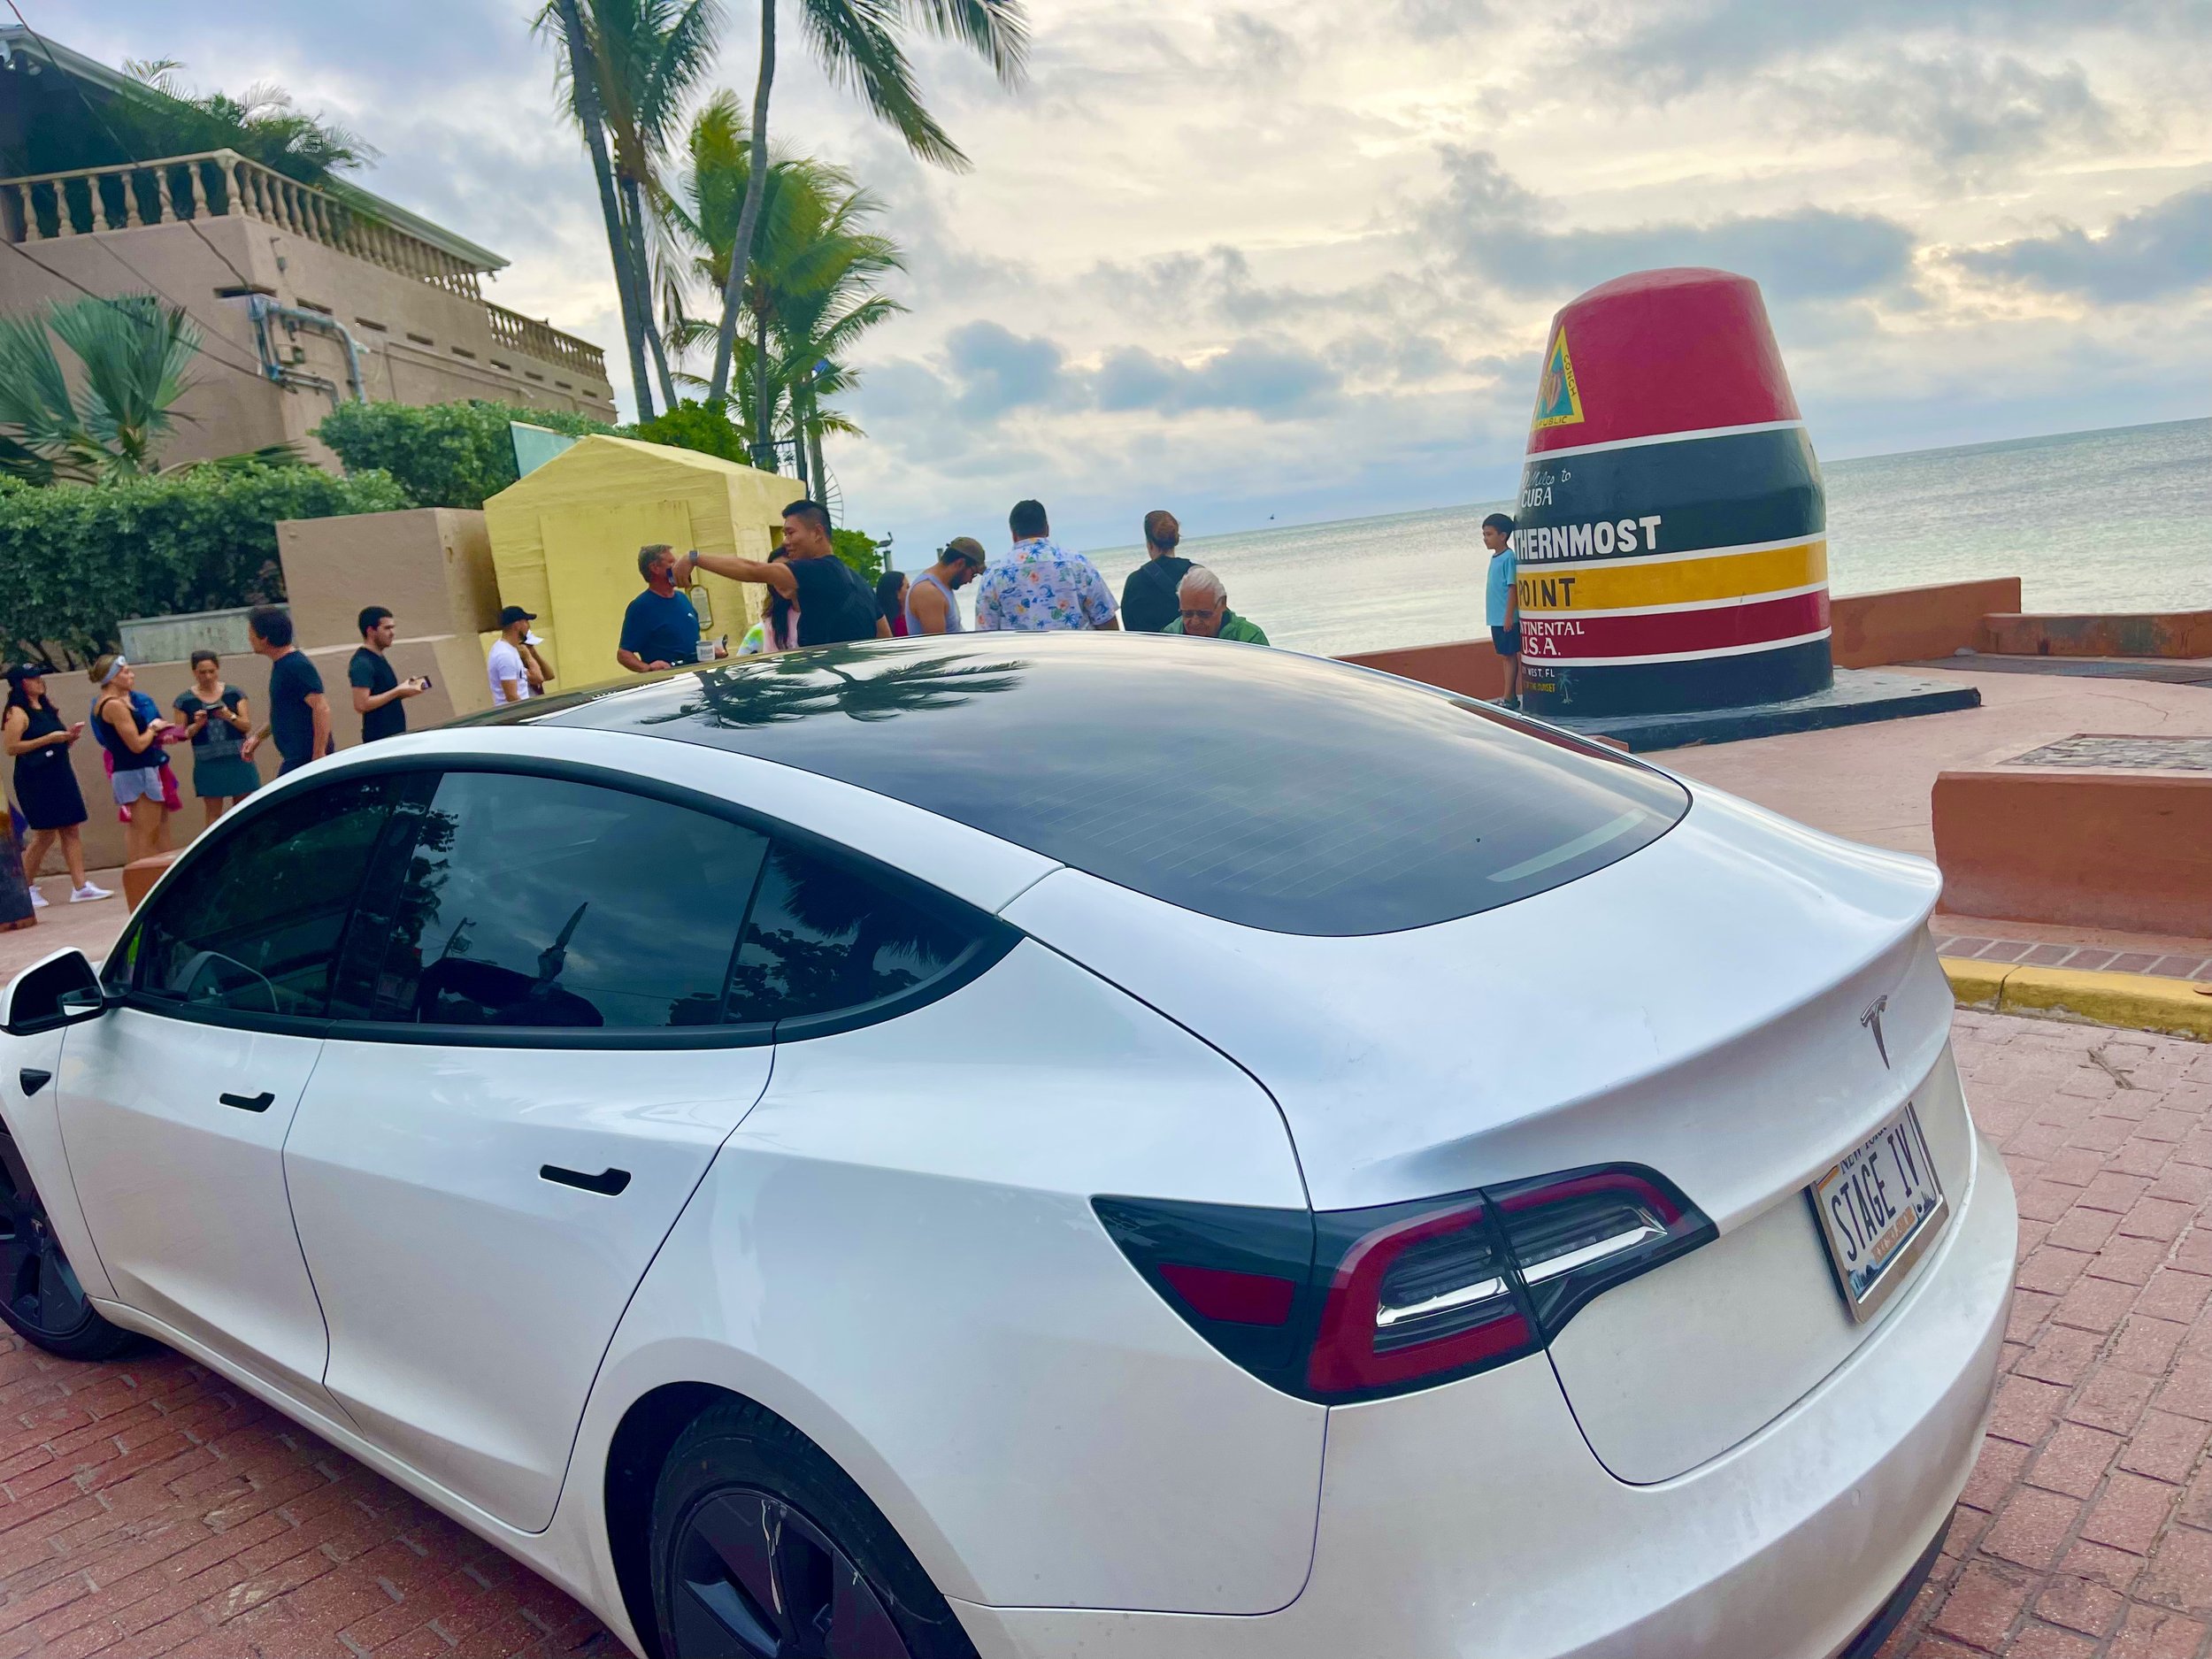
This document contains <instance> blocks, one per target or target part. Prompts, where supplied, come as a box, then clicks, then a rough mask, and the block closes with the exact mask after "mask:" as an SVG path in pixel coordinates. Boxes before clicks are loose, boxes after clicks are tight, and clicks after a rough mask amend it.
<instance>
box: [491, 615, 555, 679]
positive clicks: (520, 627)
mask: <svg viewBox="0 0 2212 1659" xmlns="http://www.w3.org/2000/svg"><path fill="white" fill-rule="evenodd" d="M536 620H537V618H536V617H534V616H533V615H532V614H531V613H530V612H529V611H525V610H524V609H523V608H522V607H521V606H520V605H509V606H508V607H507V608H506V609H505V610H504V611H501V612H500V613H499V637H498V638H497V639H496V640H495V641H492V649H491V650H490V652H489V654H488V656H487V657H486V660H485V671H486V672H487V674H488V676H489V677H490V680H491V682H492V702H493V703H495V704H504V703H526V702H527V701H528V700H529V698H530V696H531V695H532V693H533V691H534V688H535V687H541V686H542V685H543V684H544V670H543V669H541V668H538V667H537V653H536V652H535V651H534V650H532V649H530V646H529V634H530V625H531V624H532V623H533V622H535V621H536ZM533 669H536V671H537V672H532V670H533ZM533 682H535V687H534V684H533Z"/></svg>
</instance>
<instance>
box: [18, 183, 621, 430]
mask: <svg viewBox="0 0 2212 1659" xmlns="http://www.w3.org/2000/svg"><path fill="white" fill-rule="evenodd" d="M203 237H204V240H203ZM21 251H22V252H24V253H25V254H26V255H27V257H21V258H14V257H11V258H9V259H7V260H5V261H4V262H0V312H9V313H14V312H21V311H30V310H32V309H34V308H35V307H36V306H38V305H39V304H41V303H43V302H45V301H48V300H58V301H67V300H71V299H74V298H77V297H79V294H78V290H77V289H76V288H73V287H72V286H71V284H70V281H69V280H64V279H65V278H67V279H73V280H74V281H76V282H79V283H82V284H83V285H84V286H85V287H86V288H89V289H91V290H92V291H93V292H94V293H96V294H123V293H131V292H140V293H142V292H145V291H146V290H148V289H149V288H151V289H153V290H154V291H156V292H157V293H159V294H160V295H161V296H164V297H165V298H166V299H169V300H171V301H173V302H174V303H177V304H180V305H182V306H183V307H184V308H185V310H186V311H188V313H189V314H190V316H191V318H192V320H193V321H194V322H195V323H196V325H197V326H199V328H200V330H201V332H202V334H203V336H204V350H203V352H202V360H201V362H200V363H199V365H197V367H196V370H195V374H196V382H197V383H196V385H195V386H194V388H193V389H192V390H191V391H190V392H188V394H187V395H186V396H185V397H184V398H183V399H182V400H181V401H180V403H179V404H178V410H179V412H180V415H184V416H188V417H189V419H180V420H179V422H178V424H177V430H176V434H175V435H174V436H173V438H172V440H171V441H170V442H169V444H168V446H167V447H166V448H165V449H164V450H163V452H162V458H163V460H164V461H165V462H176V461H185V460H195V459H201V458H204V457H210V456H217V455H230V454H234V453H236V452H237V451H239V450H242V449H257V448H259V447H260V446H262V445H264V444H269V443H278V442H286V441H293V442H303V443H304V444H305V445H306V447H307V449H308V452H309V453H310V454H311V455H312V456H313V457H315V458H316V459H317V460H319V461H321V462H323V463H325V464H326V465H328V464H330V463H331V462H332V460H333V457H331V456H330V455H329V453H328V452H327V451H326V450H325V449H323V448H322V446H321V445H320V444H318V443H315V442H312V441H311V440H310V439H309V438H308V436H307V434H309V433H310V432H311V431H312V430H313V428H314V427H315V426H317V425H318V424H319V423H320V421H321V420H322V418H323V417H324V416H325V415H326V414H328V413H329V412H330V408H331V404H330V400H329V398H327V397H326V396H324V395H322V394H321V393H319V392H315V391H310V390H288V389H286V388H281V387H279V386H276V385H274V384H273V383H271V382H270V381H269V380H266V379H265V378H263V376H262V373H261V370H260V366H259V365H260V357H259V355H258V350H257V347H256V345H255V342H254V330H253V325H252V324H251V322H250V320H249V319H248V318H247V316H246V302H245V301H244V300H242V299H222V298H219V297H217V295H216V290H217V289H219V288H236V287H239V286H241V285H242V284H244V285H250V286H253V287H257V288H264V289H265V290H267V291H268V292H269V293H270V294H271V295H272V296H273V297H274V298H275V299H276V300H277V301H278V302H279V303H282V304H286V305H295V306H302V307H304V308H306V309H309V310H320V311H327V312H328V313H330V314H331V315H332V316H333V317H334V318H335V319H337V320H338V321H340V322H342V323H343V324H344V325H345V326H347V327H348V328H349V329H350V330H351V331H352V332H353V334H354V336H355V338H356V339H357V341H358V342H360V346H361V357H362V363H361V367H362V377H363V380H364V383H365V389H366V391H367V393H368V396H369V398H370V399H371V401H373V402H398V403H444V402H449V401H451V400H454V399H457V398H467V397H483V398H495V399H499V400H501V401H504V402H510V403H528V404H535V405H537V406H539V407H541V408H549V409H562V410H573V411H582V412H584V413H586V414H589V415H593V416H595V417H597V418H598V419H604V420H611V419H613V418H614V412H615V411H614V402H613V396H612V389H611V387H610V386H609V385H608V383H607V382H606V381H605V380H598V379H593V378H588V377H586V376H583V375H580V373H578V372H577V371H576V370H574V369H572V368H570V367H568V366H566V365H560V364H555V363H551V362H548V361H545V360H542V359H541V358H538V357H531V356H526V355H525V354H522V353H518V352H516V351H513V350H511V349H507V348H505V347H503V346H501V345H499V344H498V343H497V342H495V340H494V338H493V335H492V325H491V320H490V318H489V316H488V313H487V312H486V311H485V309H484V307H483V305H482V304H481V303H479V302H478V301H475V300H472V299H471V298H469V297H468V296H465V295H461V294H455V293H451V292H449V290H447V289H444V288H435V287H433V286H432V285H431V284H429V283H427V282H421V281H418V280H415V279H414V278H412V277H409V276H403V275H401V274H400V273H397V272H395V271H388V270H386V269H384V267H383V266H381V265H373V264H371V263H370V262H368V261H367V260H365V259H357V258H355V257H353V256H352V255H350V254H347V253H342V252H340V251H339V250H336V249H334V248H326V247H325V246H323V245H322V244H321V243H320V242H315V241H312V240H311V239H309V238H307V237H304V236H298V235H295V234H291V233H289V232H287V231H283V230H280V229H278V228H277V227H275V226H273V225H269V224H265V223H263V222H262V221H260V220H258V219H242V218H230V217H226V218H207V219H199V220H197V221H195V223H193V224H176V223H171V224H162V225H146V226H141V227H135V228H133V229H128V230H114V231H101V232H98V233H96V234H90V235H77V236H68V237H61V238H57V239H54V240H51V241H47V242H35V243H28V244H25V245H24V247H23V249H22V250H21ZM42 265H44V266H49V267H51V273H50V272H48V271H44V270H42V269H41V268H40V267H41V266H42ZM52 273H60V274H52ZM271 326H272V327H273V328H275V329H276V334H275V335H274V338H275V340H276V342H278V343H279V344H280V346H281V347H282V348H284V349H285V351H286V352H287V354H288V353H289V350H290V349H291V348H292V347H293V346H297V347H299V348H300V349H301V350H302V351H303V353H304V354H305V355H304V359H303V361H302V362H301V363H299V364H298V365H296V366H298V367H299V368H300V369H302V370H303V371H305V372H307V373H313V374H319V375H321V376H322V377H323V378H324V379H326V380H331V381H333V382H334V383H335V384H336V385H338V386H339V387H340V388H344V387H345V384H346V364H345V354H344V351H343V349H342V348H341V346H340V345H339V343H338V342H336V341H334V340H332V339H330V338H328V337H326V336H325V335H322V334H310V333H307V332H305V331H303V332H301V333H300V334H298V335H296V336H293V335H289V334H285V333H284V332H283V331H282V330H281V328H280V327H277V326H276V325H275V324H272V325H271ZM64 360H65V361H67V360H68V359H67V355H66V353H65V354H64Z"/></svg>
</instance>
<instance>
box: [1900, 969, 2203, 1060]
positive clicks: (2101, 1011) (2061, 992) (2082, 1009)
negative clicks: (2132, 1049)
mask: <svg viewBox="0 0 2212 1659" xmlns="http://www.w3.org/2000/svg"><path fill="white" fill-rule="evenodd" d="M1941 961H1942V963H1943V972H1945V973H1946V974H1947V975H1948V976H1949V978H1950V980H1951V995H1953V997H1955V999H1956V1000H1957V1002H1958V1005H1959V1006H1960V1007H1961V1008H1975V1009H1979V1010H1982V1011H1983V1012H1984V1013H1990V1014H2024V1015H2027V1016H2029V1017H2031V1018H2038V1019H2064V1020H2071V1021H2072V1022H2074V1023H2075V1024H2077V1025H2114V1026H2117V1027H2119V1028H2121V1029H2123V1030H2125V1031H2154V1032H2158V1033H2162V1035H2165V1036H2170V1037H2193V1038H2194V1039H2195V1040H2196V1041H2199V1042H2212V995H2208V990H2212V987H2206V986H2202V985H2199V984H2197V983H2196V982H2195V981H2193V980H2190V979H2158V978H2154V976H2152V975H2150V974H2147V973H2085V972H2080V971H2079V970H2070V969H2066V968H2024V967H2020V966H2018V965H2016V964H2013V963H2009V962H1982V961H1979V960H1977V959H1974V958H1971V957H1966V956H1945V957H1943V958H1941Z"/></svg>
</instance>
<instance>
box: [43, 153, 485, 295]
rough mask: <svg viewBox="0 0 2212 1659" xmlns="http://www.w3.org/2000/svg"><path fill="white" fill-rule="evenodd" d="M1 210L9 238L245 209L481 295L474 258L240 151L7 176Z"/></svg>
mask: <svg viewBox="0 0 2212 1659" xmlns="http://www.w3.org/2000/svg"><path fill="white" fill-rule="evenodd" d="M0 212H4V215H5V219H6V227H7V234H8V238H9V240H10V241H12V242H54V241H59V240H61V239H64V238H65V237H70V236H82V235H96V234H99V233H100V232H102V231H112V230H130V229H134V228H136V227H139V226H141V225H162V224H172V223H179V222H182V221H185V220H189V219H226V218H231V217H234V216H243V217H245V218H248V219H259V220H261V221H262V222H263V223H264V224H267V225H273V226H275V227H278V228H279V229H280V230H288V231H290V232H291V233H292V234H295V235H298V236H305V237H307V238H308V239H309V240H310V241H312V242H320V243H322V244H323V245H324V246H325V247H326V248H335V249H337V250H339V251H340V252H342V253H349V254H351V255H352V256H353V257H355V258H357V259H366V260H368V261H369V262H370V263H371V264H373V265H382V266H383V267H384V268H385V269H386V270H388V271H396V272H398V273H400V274H401V275H403V276H411V277H413V278H415V279H416V280H418V281H422V282H427V283H429V284H431V285H432V286H433V287H435V288H445V289H447V290H448V291H449V292H451V293H455V294H465V295H466V296H468V297H469V298H471V299H480V298H482V297H483V296H482V292H481V290H480V288H478V286H477V276H478V272H477V269H476V267H475V266H473V265H470V264H469V263H468V262H467V261H465V260H464V259H461V258H459V257H456V256H455V255H453V254H450V253H449V252H447V251H446V250H444V249H442V248H440V247H436V246H434V245H433V244H432V243H430V242H425V241H424V240H423V239H422V238H421V237H419V236H416V235H413V234H410V233H409V232H407V231H404V230H402V229H400V228H399V227H396V226H393V225H388V224H385V223H383V222H381V221H380V220H379V219H377V218H376V217H375V215H374V214H373V213H371V212H369V211H366V210H365V209H363V208H361V207H359V206H357V205H356V204H353V203H351V202H349V201H347V200H346V199H345V198H343V197H342V196H338V195H337V194H335V193H334V192H332V191H329V190H323V189H319V188H316V187H315V186H313V185H309V184H302V183H301V182H300V181H299V180H296V179H290V178H287V177H286V176H285V175H284V174H282V173H278V172H276V171H275V170H274V169H273V168H270V167H265V166H263V165H261V164H260V163H259V162H257V161H250V160H248V159H247V158H246V157H243V156H242V155H240V154H239V153H238V152H237V151H236V150H210V151H208V152H207V153H205V154H204V155H197V156H172V157H165V158H164V159H162V160H159V161H150V162H127V163H124V164H122V165H117V166H111V167H81V168H79V169H77V170H76V171H74V172H71V173H35V174H32V175H29V176H27V177H22V178H14V179H0Z"/></svg>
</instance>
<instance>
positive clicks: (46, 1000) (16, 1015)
mask: <svg viewBox="0 0 2212 1659" xmlns="http://www.w3.org/2000/svg"><path fill="white" fill-rule="evenodd" d="M107 1010H108V997H107V993H106V992H104V990H102V989H101V988H100V976H99V974H98V972H96V971H95V969H94V968H93V966H92V963H91V961H90V959H89V958H88V957H87V956H86V955H85V954H84V952H83V951H81V950H63V951H57V952H56V953H55V954H54V955H52V956H49V957H47V958H46V960H45V961H43V962H41V963H38V964H35V965H34V966H32V967H28V968H26V969H25V970H24V971H23V972H21V973H19V974H18V975H17V976H16V979H15V983H14V984H12V985H11V986H10V987H8V992H7V1009H6V1012H5V1016H4V1019H0V1029H4V1030H5V1031H6V1032H7V1033H8V1034H9V1035H10V1036H12V1037H27V1036H31V1035H34V1034H35V1033H39V1032H42V1031H55V1030H58V1029H59V1028H60V1027H61V1026H64V1025H77V1024H79V1023H80V1022H81V1021H84V1020H88V1019H97V1018H99V1017H100V1016H101V1015H102V1014H104V1013H106V1012H107Z"/></svg>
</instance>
